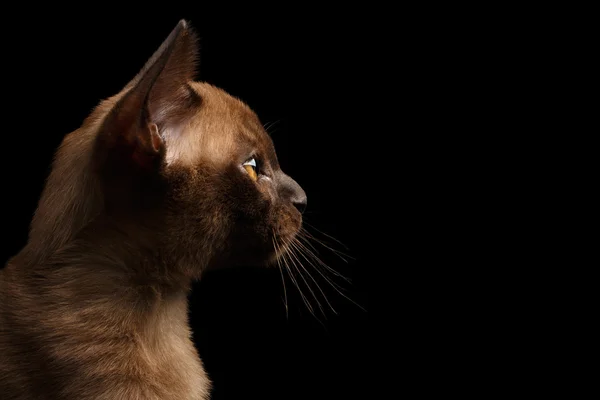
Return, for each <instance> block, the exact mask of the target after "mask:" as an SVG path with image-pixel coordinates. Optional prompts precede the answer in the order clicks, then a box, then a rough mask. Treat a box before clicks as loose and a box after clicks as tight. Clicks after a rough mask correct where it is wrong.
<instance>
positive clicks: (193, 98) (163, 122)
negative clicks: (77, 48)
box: [30, 21, 306, 276]
mask: <svg viewBox="0 0 600 400" xmlns="http://www.w3.org/2000/svg"><path fill="white" fill-rule="evenodd" d="M196 59H197V43H196V37H195V34H194V33H193V31H192V29H191V28H190V27H189V25H188V24H187V23H186V22H185V21H180V22H179V24H178V25H177V27H176V28H175V29H174V30H173V31H172V32H171V34H170V35H169V36H168V38H167V39H166V40H165V41H164V43H163V44H162V45H161V46H160V48H159V49H158V50H157V51H156V53H155V54H154V55H153V56H152V57H151V58H150V59H149V61H148V62H147V63H146V65H145V66H144V67H143V69H142V70H141V71H140V73H139V74H138V75H137V76H136V77H135V78H134V79H133V80H132V81H131V82H130V83H129V84H128V85H126V87H125V88H124V89H123V90H122V91H121V92H120V93H119V94H117V95H115V96H113V97H112V98H110V99H107V100H105V101H104V102H102V103H101V104H100V105H99V106H98V107H97V108H96V110H95V111H94V112H93V113H92V114H91V115H90V116H89V117H88V119H87V120H86V121H85V122H84V124H83V126H82V127H81V128H80V129H79V130H77V131H75V132H73V133H71V134H70V135H68V136H67V137H66V138H65V140H64V141H63V144H62V145H61V148H60V149H59V151H58V152H57V155H56V158H55V162H54V165H53V171H52V173H51V176H50V178H49V182H48V184H47V186H46V189H45V192H44V194H43V196H42V199H41V200H40V205H39V207H38V211H37V212H36V218H37V222H36V218H34V221H33V223H32V231H31V233H30V241H31V240H32V238H33V237H34V236H35V235H36V232H37V234H38V236H44V237H48V234H51V233H50V232H46V234H45V235H42V231H43V230H44V229H45V226H44V224H46V225H48V224H50V225H51V224H54V225H55V227H54V229H55V230H56V231H57V235H54V237H55V238H56V237H61V235H62V238H61V239H60V240H62V241H65V240H68V239H67V237H68V236H69V235H70V236H74V235H75V234H76V232H77V231H80V230H82V229H84V228H85V225H86V224H89V222H90V221H92V220H94V219H97V218H112V219H115V220H120V221H123V224H124V225H127V226H129V227H133V229H139V230H140V232H142V231H143V232H152V233H151V234H150V236H151V237H152V238H153V239H152V240H151V242H152V245H155V246H157V247H159V248H160V251H161V252H162V254H163V255H165V257H167V258H169V260H170V261H171V262H173V263H174V264H178V265H180V267H181V268H182V269H183V271H184V272H185V273H186V274H187V275H190V276H197V275H198V273H199V272H200V271H201V270H202V269H204V268H207V267H208V268H210V267H219V266H230V265H238V264H265V263H267V264H268V263H272V262H274V261H275V259H276V255H277V254H280V251H277V249H278V248H279V246H286V244H287V243H289V242H290V241H291V240H292V238H293V237H294V236H295V235H296V234H297V233H298V231H299V229H300V227H301V224H302V216H301V211H302V209H303V208H304V206H305V205H306V194H305V193H304V191H303V190H302V188H301V187H300V186H299V185H298V184H297V183H296V182H295V181H294V180H293V179H292V178H290V177H289V176H287V175H286V174H285V173H284V172H283V171H282V170H281V168H280V166H279V163H278V160H277V155H276V152H275V149H274V146H273V142H272V140H271V138H270V137H269V135H268V134H267V132H266V131H265V129H264V127H263V125H262V123H261V122H260V120H259V118H258V117H257V116H256V114H255V113H254V112H253V111H252V110H251V109H250V108H249V107H248V106H247V105H246V104H244V103H243V102H242V101H241V100H239V99H237V98H234V97H232V96H230V95H229V94H227V93H226V92H224V91H223V90H221V89H218V88H216V87H214V86H211V85H209V84H207V83H201V82H194V81H193V80H194V75H195V69H196ZM84 143H87V144H88V145H87V147H86V146H85V145H84ZM86 153H87V154H88V155H85V154H86ZM82 154H83V155H82ZM78 157H80V158H81V159H82V160H88V159H89V161H85V163H87V170H86V172H85V174H84V173H81V174H84V175H85V176H84V175H77V176H75V175H74V174H79V172H76V171H73V170H74V169H75V167H76V166H77V163H76V161H74V160H76V159H77V158H78ZM81 162H83V161H81ZM69 176H70V177H69ZM67 180H70V181H71V182H70V183H65V182H66V181H67ZM50 186H52V188H50ZM61 186H62V187H63V189H62V192H63V193H64V192H67V191H68V192H70V193H71V194H72V195H73V198H78V197H79V198H81V199H80V200H79V203H77V204H72V205H70V206H69V207H70V209H69V211H70V212H71V215H72V218H73V219H72V221H66V222H68V223H66V225H69V224H71V225H72V226H71V228H70V231H67V230H66V229H65V228H60V227H59V225H60V224H59V222H58V220H59V219H60V218H62V217H61V216H62V215H64V214H65V213H66V211H65V210H63V211H62V212H60V213H58V212H55V211H53V210H54V209H55V208H56V207H63V208H64V207H67V206H65V205H62V204H59V203H61V201H60V199H59V198H58V197H57V196H62V195H63V194H61V189H60V187H61ZM64 196H66V195H64ZM70 201H71V202H72V200H71V199H70V198H69V199H66V198H65V199H64V202H63V203H64V204H66V203H68V202H70ZM53 213H54V214H56V215H57V216H56V217H55V218H54V219H55V220H56V221H54V222H52V221H51V220H52V218H53V217H52V215H54V214H53ZM63 222H65V221H63ZM36 229H37V230H36ZM61 229H62V230H61ZM46 231H47V229H46ZM144 235H146V233H144ZM133 236H135V235H133ZM140 236H142V234H140ZM40 240H41V239H40ZM55 240H59V239H55ZM54 247H56V245H55V246H54Z"/></svg>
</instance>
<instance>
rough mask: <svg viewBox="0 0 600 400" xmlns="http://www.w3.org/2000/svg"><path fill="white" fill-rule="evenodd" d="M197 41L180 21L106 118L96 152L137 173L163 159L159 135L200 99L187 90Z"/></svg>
mask: <svg viewBox="0 0 600 400" xmlns="http://www.w3.org/2000/svg"><path fill="white" fill-rule="evenodd" d="M197 54H198V53H197V39H196V35H195V34H194V32H193V31H192V29H191V28H190V27H189V25H188V23H187V22H186V21H185V20H181V21H180V22H179V23H178V24H177V26H176V27H175V29H173V31H172V32H171V34H170V35H169V36H168V37H167V39H166V40H165V41H164V42H163V43H162V45H161V46H160V47H159V49H158V50H157V51H156V52H155V53H154V55H153V56H152V57H151V58H150V59H149V60H148V61H147V62H146V65H144V67H143V68H142V70H141V71H140V72H139V73H138V75H137V76H136V77H135V78H134V79H133V80H131V82H129V84H128V85H127V86H126V89H127V88H129V90H127V92H126V93H125V95H123V97H122V98H121V99H120V100H119V101H118V102H117V103H116V104H115V106H114V107H113V108H112V109H111V110H110V111H109V113H108V114H107V116H106V118H105V120H104V122H103V124H102V127H101V128H100V132H99V135H98V142H97V143H98V150H99V152H100V153H104V156H105V157H101V158H102V159H104V160H105V159H106V157H109V155H113V156H115V155H117V156H118V157H121V158H125V160H126V161H131V162H133V163H134V164H137V165H138V166H141V167H150V166H152V165H156V163H158V162H159V161H160V160H162V156H164V142H163V139H162V138H161V135H160V133H159V132H161V131H162V130H163V129H165V128H166V127H167V125H168V124H177V123H178V122H180V121H181V119H182V118H184V117H185V115H186V114H187V113H188V112H189V110H190V109H191V106H192V104H194V103H195V102H196V101H197V100H198V99H199V98H198V96H197V95H196V94H195V92H194V91H193V90H192V89H191V88H190V87H189V86H188V82H189V81H192V80H193V79H194V75H195V72H196V60H197Z"/></svg>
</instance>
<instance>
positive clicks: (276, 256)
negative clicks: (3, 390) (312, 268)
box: [271, 235, 289, 319]
mask: <svg viewBox="0 0 600 400" xmlns="http://www.w3.org/2000/svg"><path fill="white" fill-rule="evenodd" d="M274 238H275V235H273V237H272V238H271V242H273V247H274V248H275V259H276V260H277V267H278V268H279V274H280V275H281V283H283V299H284V301H283V303H284V304H285V319H289V310H288V300H287V289H286V287H285V279H284V278H283V268H281V261H280V260H279V254H278V253H279V247H278V246H277V243H276V242H275V239H274Z"/></svg>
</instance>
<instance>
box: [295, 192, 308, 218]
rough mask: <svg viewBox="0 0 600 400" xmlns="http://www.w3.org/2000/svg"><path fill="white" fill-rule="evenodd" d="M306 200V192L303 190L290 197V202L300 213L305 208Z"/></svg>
mask: <svg viewBox="0 0 600 400" xmlns="http://www.w3.org/2000/svg"><path fill="white" fill-rule="evenodd" d="M306 200H307V198H306V193H304V190H303V191H302V193H301V194H300V193H298V194H296V195H295V196H294V197H292V204H293V205H294V206H295V207H296V208H297V209H298V211H300V213H303V212H304V210H305V209H306Z"/></svg>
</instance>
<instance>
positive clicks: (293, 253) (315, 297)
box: [287, 241, 326, 316]
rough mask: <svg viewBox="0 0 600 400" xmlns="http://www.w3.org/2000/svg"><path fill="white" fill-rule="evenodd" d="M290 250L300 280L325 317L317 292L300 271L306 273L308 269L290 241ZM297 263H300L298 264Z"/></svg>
mask: <svg viewBox="0 0 600 400" xmlns="http://www.w3.org/2000/svg"><path fill="white" fill-rule="evenodd" d="M287 245H288V248H289V249H290V251H289V254H290V260H291V261H292V264H293V265H294V268H296V271H298V275H300V278H302V280H303V281H304V284H305V285H306V287H307V288H308V290H309V291H310V293H311V294H312V295H313V297H314V299H315V301H316V302H317V305H318V306H319V309H320V310H321V313H322V314H323V316H326V315H325V311H324V310H323V306H322V305H321V302H320V301H319V299H318V297H317V296H316V294H315V292H314V291H313V290H312V287H311V286H310V285H309V284H308V281H307V280H306V278H304V275H303V274H302V271H301V270H300V268H302V269H304V270H305V271H306V268H304V266H302V263H301V262H300V259H298V257H297V256H296V254H295V252H294V248H293V247H292V246H293V242H292V241H290V242H289V243H288V244H287ZM296 261H297V262H298V264H296ZM298 265H299V266H300V268H298Z"/></svg>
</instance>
